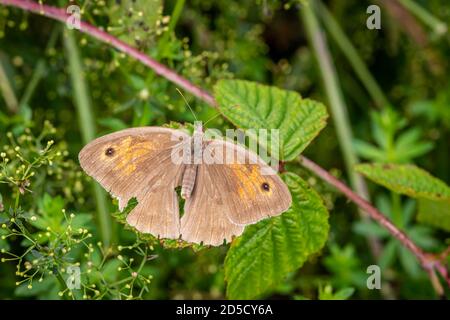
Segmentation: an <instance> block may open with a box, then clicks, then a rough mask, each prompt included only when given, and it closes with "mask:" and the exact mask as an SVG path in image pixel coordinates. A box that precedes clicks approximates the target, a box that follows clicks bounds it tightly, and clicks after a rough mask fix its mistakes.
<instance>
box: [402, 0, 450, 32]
mask: <svg viewBox="0 0 450 320" xmlns="http://www.w3.org/2000/svg"><path fill="white" fill-rule="evenodd" d="M398 1H399V2H400V3H401V4H402V5H403V6H404V7H405V8H406V9H408V10H409V11H410V12H411V13H412V14H413V15H415V16H416V17H417V18H418V19H419V20H421V21H422V22H423V23H424V24H426V25H427V26H429V27H430V28H431V29H433V31H434V32H436V33H437V34H439V35H442V34H444V33H446V32H447V25H446V24H445V23H444V22H442V21H441V20H439V19H438V18H436V17H435V16H433V15H432V14H431V13H429V12H428V11H427V10H425V9H424V8H422V7H421V6H420V5H418V4H417V3H416V2H414V1H412V0H398Z"/></svg>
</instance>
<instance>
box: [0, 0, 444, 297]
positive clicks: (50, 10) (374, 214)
mask: <svg viewBox="0 0 450 320" xmlns="http://www.w3.org/2000/svg"><path fill="white" fill-rule="evenodd" d="M0 3H2V4H5V5H10V6H13V7H17V8H21V9H23V10H25V11H30V12H35V13H40V14H42V15H45V16H47V17H50V18H52V19H55V20H59V21H63V22H65V21H66V18H67V14H66V12H65V11H64V10H62V9H59V8H55V7H51V6H47V5H40V4H38V3H35V2H30V1H26V0H0ZM80 31H81V32H84V33H86V34H89V35H91V36H92V37H94V38H96V39H98V40H100V41H102V42H105V43H107V44H109V45H112V46H113V47H115V48H116V49H118V50H120V51H123V52H124V53H126V54H127V55H129V56H132V57H134V58H136V59H137V60H138V61H140V62H142V63H143V64H145V65H146V66H148V67H149V68H151V69H152V70H153V71H155V72H156V73H157V74H159V75H160V76H162V77H164V78H166V79H168V80H170V81H172V82H173V83H175V84H177V85H179V86H181V87H182V88H184V89H185V90H186V91H189V92H190V93H191V94H193V95H194V96H196V97H197V98H199V99H201V100H203V101H205V102H206V103H208V104H209V105H211V106H213V107H217V102H216V101H215V99H214V97H213V96H212V95H210V94H209V93H208V92H207V91H205V90H203V89H202V88H199V87H197V86H196V85H194V84H192V83H191V82H190V81H189V80H187V79H185V78H183V77H182V76H180V75H179V74H177V73H176V72H175V71H173V70H171V69H169V68H168V67H166V66H164V65H162V64H160V63H159V62H157V61H155V60H154V59H152V58H150V57H148V56H147V55H145V54H144V53H142V52H139V51H138V50H136V49H135V48H133V47H131V46H129V45H128V44H126V43H124V42H122V41H120V40H118V39H116V38H115V37H113V36H111V35H110V34H108V33H106V32H104V31H102V30H100V29H98V28H96V27H94V26H92V25H90V24H88V23H86V22H81V30H80ZM299 161H300V164H301V165H303V167H305V168H306V169H308V170H310V171H311V172H313V173H314V174H316V175H317V176H319V177H320V178H321V179H322V180H324V181H325V182H327V183H329V184H330V185H332V186H334V187H335V188H336V189H338V190H339V191H340V192H341V193H342V194H344V195H345V196H346V197H347V198H348V199H349V200H350V201H352V202H353V203H355V204H356V205H357V206H358V207H359V208H361V209H362V210H364V211H366V212H367V214H368V215H369V216H370V217H371V218H372V219H373V220H375V221H377V222H378V223H379V224H380V225H382V226H383V227H384V228H386V229H387V230H388V231H389V233H391V234H392V235H393V236H394V237H395V238H397V239H398V240H399V241H400V242H401V243H402V244H403V245H404V246H405V247H406V248H407V249H408V250H410V251H411V252H412V253H413V254H414V255H415V256H416V258H417V259H418V260H419V262H420V263H421V265H422V268H423V269H424V270H425V271H426V272H427V274H428V275H429V276H430V280H431V282H432V284H433V286H434V288H435V290H436V291H437V293H438V294H441V293H442V292H443V291H442V290H443V289H442V287H440V283H439V282H437V283H436V276H435V272H438V273H439V274H440V275H441V276H442V277H443V278H444V280H445V281H446V283H447V285H448V287H449V288H450V276H449V274H448V271H447V269H446V267H445V265H444V263H443V262H442V260H443V258H442V257H443V256H446V255H448V254H449V253H450V248H448V249H447V250H445V251H444V252H443V253H442V254H438V255H436V254H431V253H428V252H424V251H423V250H422V249H421V248H419V247H418V246H417V245H416V244H415V243H414V242H413V241H412V240H411V239H410V238H409V237H408V236H407V235H406V234H405V233H404V232H402V231H401V230H399V229H398V228H397V227H396V226H395V225H394V224H393V223H392V222H391V221H390V220H389V219H388V218H386V216H384V215H383V214H382V213H381V212H380V211H378V209H376V208H375V207H374V206H372V205H371V204H370V203H369V202H367V201H366V200H364V199H363V198H362V197H360V196H359V195H358V194H356V193H355V192H354V191H352V190H351V189H350V188H349V187H348V186H347V185H346V184H344V183H343V182H341V181H339V180H338V179H337V178H336V177H334V176H333V175H331V174H330V173H328V171H326V170H325V169H323V168H322V167H320V166H319V165H317V164H316V163H314V162H313V161H311V160H309V159H308V158H306V157H304V156H300V158H299Z"/></svg>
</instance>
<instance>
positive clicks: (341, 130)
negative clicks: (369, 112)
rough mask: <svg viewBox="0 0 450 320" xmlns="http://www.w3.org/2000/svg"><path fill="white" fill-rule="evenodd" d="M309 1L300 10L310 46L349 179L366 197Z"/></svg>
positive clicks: (337, 87)
mask: <svg viewBox="0 0 450 320" xmlns="http://www.w3.org/2000/svg"><path fill="white" fill-rule="evenodd" d="M312 5H313V3H312V2H308V3H307V4H306V5H304V6H303V7H302V8H301V10H300V12H301V14H302V18H303V21H304V24H305V28H306V31H307V33H308V37H309V39H310V42H311V44H312V48H313V50H314V53H315V55H316V60H317V62H318V64H319V69H320V72H321V75H322V80H323V82H324V86H325V91H326V94H327V96H328V101H329V105H330V109H331V114H332V118H333V121H334V125H335V127H336V133H337V138H338V140H339V145H340V147H341V151H342V154H343V156H344V161H345V165H346V168H347V173H348V176H349V178H350V183H351V185H352V186H353V188H354V189H356V191H357V193H358V194H359V195H362V196H363V197H364V198H367V192H366V188H365V184H364V181H363V179H362V177H361V176H360V175H358V174H357V173H356V172H355V170H354V166H355V164H356V163H357V162H358V159H357V157H356V155H355V152H354V150H353V146H352V140H353V137H352V132H351V130H350V128H351V125H350V120H349V117H348V113H347V107H346V105H345V102H344V99H343V96H342V92H341V90H340V85H339V80H338V77H337V73H336V70H335V67H334V65H333V62H332V59H331V56H330V54H329V50H328V47H327V43H326V40H325V38H324V36H323V34H322V30H321V29H320V26H319V23H318V21H317V18H316V16H315V15H314V12H313V10H312V8H311V6H312Z"/></svg>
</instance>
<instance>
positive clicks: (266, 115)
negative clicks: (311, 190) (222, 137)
mask: <svg viewBox="0 0 450 320" xmlns="http://www.w3.org/2000/svg"><path fill="white" fill-rule="evenodd" d="M214 93H215V98H216V100H217V102H218V105H219V110H220V111H221V112H222V113H223V114H224V115H225V117H227V118H228V119H229V120H230V121H231V122H232V123H233V124H234V125H236V126H237V127H239V128H242V129H256V130H258V129H279V130H280V158H281V159H282V160H286V161H288V160H293V159H295V157H297V156H298V155H299V154H300V153H301V152H302V151H303V150H304V149H305V148H306V147H307V146H308V144H309V143H310V142H311V141H312V140H313V139H314V138H315V137H316V136H317V135H318V134H319V132H320V131H321V130H322V129H323V128H324V127H325V125H326V119H327V117H328V115H327V111H326V108H325V106H324V105H323V104H321V103H319V102H316V101H313V100H309V99H302V98H301V96H300V95H299V94H298V93H297V92H294V91H287V90H282V89H279V88H276V87H271V86H266V85H262V84H258V83H255V82H250V81H244V80H220V81H219V82H218V83H217V84H216V85H215V87H214Z"/></svg>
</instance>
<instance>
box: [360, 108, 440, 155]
mask: <svg viewBox="0 0 450 320" xmlns="http://www.w3.org/2000/svg"><path fill="white" fill-rule="evenodd" d="M371 118H372V123H371V124H372V131H371V133H372V137H373V139H374V141H375V143H376V145H373V144H371V143H368V142H365V141H362V140H359V139H356V140H355V141H354V146H355V148H356V151H357V152H358V153H359V155H360V156H361V157H363V158H364V159H368V160H371V161H374V162H383V163H408V162H411V161H412V159H414V158H417V157H420V156H422V155H424V154H426V153H427V152H429V151H430V150H431V149H432V148H433V143H431V142H429V141H423V140H422V132H421V130H420V129H419V128H406V126H407V121H406V119H405V118H403V117H401V116H400V115H399V114H398V113H397V112H395V111H394V110H393V109H390V108H386V109H384V110H383V111H381V112H379V113H375V112H372V114H371Z"/></svg>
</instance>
